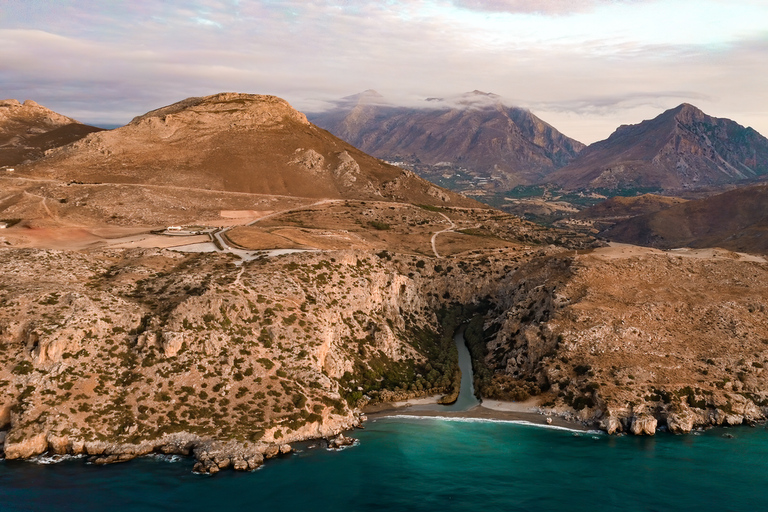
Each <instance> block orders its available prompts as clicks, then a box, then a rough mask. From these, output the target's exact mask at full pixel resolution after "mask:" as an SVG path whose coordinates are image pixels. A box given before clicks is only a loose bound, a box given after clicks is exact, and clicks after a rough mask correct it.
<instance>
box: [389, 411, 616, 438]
mask: <svg viewBox="0 0 768 512" xmlns="http://www.w3.org/2000/svg"><path fill="white" fill-rule="evenodd" d="M383 418H397V419H415V420H440V421H453V422H458V423H503V424H511V425H527V426H531V427H540V428H546V429H550V430H561V431H565V432H573V433H574V434H592V435H603V434H604V432H603V431H602V430H582V429H577V428H569V427H562V426H559V425H547V424H546V423H535V422H532V421H526V420H499V419H492V418H460V417H456V416H416V415H409V414H393V415H388V416H383Z"/></svg>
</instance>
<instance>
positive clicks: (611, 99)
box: [0, 0, 768, 143]
mask: <svg viewBox="0 0 768 512" xmlns="http://www.w3.org/2000/svg"><path fill="white" fill-rule="evenodd" d="M0 48H1V50H0V91H1V92H0V97H2V98H15V99H18V100H21V101H23V100H24V99H32V100H34V101H36V102H38V103H40V104H42V105H44V106H46V107H48V108H51V109H52V110H55V111H57V112H59V113H61V114H64V115H68V116H70V117H74V118H75V119H78V120H79V121H82V122H86V123H89V124H97V125H117V124H124V123H127V122H128V121H130V120H131V119H132V118H133V117H134V116H137V115H141V114H143V113H145V112H147V111H149V110H152V109H155V108H158V107H161V106H164V105H168V104H171V103H174V102H176V101H179V100H181V99H184V98H187V97H189V96H203V95H208V94H214V93H217V92H223V91H234V92H247V93H258V94H274V95H277V96H280V97H282V98H285V99H286V100H288V101H289V102H290V103H291V104H292V105H293V106H294V107H296V108H298V109H299V110H302V111H305V112H312V111H321V110H323V109H327V108H329V107H331V106H333V104H334V101H335V100H337V99H339V98H341V97H344V96H348V95H352V94H355V93H358V92H361V91H363V90H366V89H374V90H376V91H378V92H379V93H380V94H381V95H383V96H384V98H386V100H387V101H389V102H392V103H394V104H401V105H414V106H419V105H422V104H424V99H425V98H427V97H451V96H456V95H459V94H461V93H464V92H467V91H472V90H480V91H484V92H492V93H495V94H498V95H499V96H501V97H502V98H503V99H504V102H505V103H507V104H508V105H510V106H520V107H525V108H528V109H530V110H531V111H532V112H533V113H534V114H536V115H537V116H539V117H540V118H542V119H543V120H544V121H546V122H548V123H549V124H551V125H553V126H555V127H556V128H558V129H559V130H560V131H562V132H563V133H565V134H566V135H568V136H570V137H573V138H575V139H577V140H580V141H582V142H584V143H591V142H595V141H597V140H601V139H604V138H606V137H608V136H609V135H610V134H611V133H612V132H613V131H614V130H615V129H616V128H617V127H618V126H619V125H622V124H634V123H638V122H640V121H642V120H643V119H650V118H653V117H655V116H656V115H658V114H660V113H661V112H662V111H664V110H666V109H669V108H673V107H675V106H677V105H679V104H680V103H683V102H687V103H692V104H693V105H696V106H697V107H699V108H701V109H702V110H704V111H705V112H706V113H708V114H710V115H713V116H716V117H727V118H730V119H733V120H735V121H737V122H739V123H740V124H743V125H745V126H752V127H753V128H755V129H756V130H758V131H759V132H761V133H762V134H763V135H766V136H768V0H487V1H481V0H382V1H369V0H359V1H331V0H301V1H299V0H286V1H280V0H261V1H250V0H188V1H179V0H163V1H149V0H132V1H125V2H121V1H117V0H115V1H106V0H99V1H96V0H72V1H70V0H55V1H49V0H0Z"/></svg>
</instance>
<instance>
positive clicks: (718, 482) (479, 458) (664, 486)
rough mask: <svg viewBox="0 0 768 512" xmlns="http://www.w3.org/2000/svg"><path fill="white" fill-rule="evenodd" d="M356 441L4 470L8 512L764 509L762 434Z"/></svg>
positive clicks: (502, 428) (410, 429) (388, 424)
mask: <svg viewBox="0 0 768 512" xmlns="http://www.w3.org/2000/svg"><path fill="white" fill-rule="evenodd" d="M354 434H355V435H356V437H358V438H359V440H360V443H359V445H358V446H355V447H351V448H348V449H345V450H342V451H338V452H330V451H327V450H325V449H324V448H320V447H316V448H310V444H304V445H299V446H297V448H298V449H299V451H298V452H297V453H295V454H293V455H289V456H285V457H283V458H280V459H276V460H271V461H268V462H267V464H266V465H265V466H264V467H263V468H262V469H260V470H258V471H255V472H252V473H236V472H234V471H224V472H222V473H219V474H217V475H215V476H202V475H195V474H192V472H191V470H192V460H190V459H183V458H182V459H179V460H177V461H176V462H167V461H163V460H159V459H140V460H134V461H131V462H128V463H124V464H117V465H112V466H94V465H90V464H86V463H85V462H84V460H82V459H80V460H69V461H66V462H61V463H59V464H52V465H43V464H35V463H32V462H16V461H2V462H0V510H2V511H3V512H11V511H20V510H24V511H41V510H50V511H96V510H99V511H103V510H108V511H114V512H118V511H145V510H169V511H170V510H174V511H175V510H179V511H182V510H183V511H198V510H199V511H213V510H217V511H218V510H265V511H267V510H297V511H314V510H318V511H322V510H329V511H331V510H332V511H357V510H359V511H368V510H370V511H387V510H393V511H404V510H417V511H418V510H424V511H427V510H429V511H450V510H467V511H476V510H508V511H518V510H519V511H538V510H547V511H549V510H558V511H559V510H567V511H577V510H590V511H600V510H621V511H635V510H659V511H665V510H674V511H684V510H691V511H693V510H696V511H702V510H718V511H728V510H734V511H735V510H739V511H744V510H768V431H767V430H766V428H765V427H763V426H761V427H757V428H749V427H739V428H731V429H713V430H709V431H706V432H701V433H695V434H691V435H686V436H673V435H670V434H660V435H658V436H656V437H650V438H648V437H632V436H625V437H609V436H607V435H603V434H596V433H595V434H593V433H584V432H581V433H577V432H572V431H567V430H556V429H551V428H545V427H535V426H528V425H520V424H512V423H499V422H481V421H451V420H445V419H418V418H382V419H378V420H375V421H369V422H368V423H367V424H366V428H365V430H358V431H356V432H355V433H354ZM727 435H732V436H733V438H730V437H725V436H727Z"/></svg>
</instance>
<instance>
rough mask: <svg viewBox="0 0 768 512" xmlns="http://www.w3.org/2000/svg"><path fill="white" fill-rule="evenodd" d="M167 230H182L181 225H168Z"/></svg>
mask: <svg viewBox="0 0 768 512" xmlns="http://www.w3.org/2000/svg"><path fill="white" fill-rule="evenodd" d="M166 230H167V231H181V226H168V228H167V229H166Z"/></svg>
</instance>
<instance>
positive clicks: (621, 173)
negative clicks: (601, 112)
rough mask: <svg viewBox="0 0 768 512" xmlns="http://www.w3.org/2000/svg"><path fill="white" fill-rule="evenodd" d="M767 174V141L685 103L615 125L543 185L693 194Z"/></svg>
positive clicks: (548, 178)
mask: <svg viewBox="0 0 768 512" xmlns="http://www.w3.org/2000/svg"><path fill="white" fill-rule="evenodd" d="M766 173H768V139H766V138H765V137H763V136H762V135H760V134H759V133H757V132H756V131H755V130H753V129H752V128H744V127H743V126H741V125H739V124H737V123H735V122H733V121H731V120H730V119H720V118H716V117H711V116H708V115H706V114H705V113H704V112H702V111H701V110H699V109H697V108H696V107H694V106H693V105H689V104H687V103H684V104H682V105H680V106H678V107H676V108H674V109H671V110H668V111H666V112H664V113H662V114H661V115H659V116H658V117H656V118H654V119H651V120H648V121H643V122H642V123H640V124H637V125H625V126H621V127H619V128H618V129H617V130H616V131H615V132H614V133H613V134H612V135H611V136H610V137H608V138H607V139H606V140H604V141H600V142H596V143H594V144H592V145H590V146H589V147H587V148H586V149H585V150H584V151H583V152H581V153H580V155H579V157H578V158H576V159H574V160H573V161H572V162H571V163H570V164H569V165H568V166H566V167H564V168H563V169H560V170H559V171H557V172H555V173H553V174H552V175H551V176H548V177H547V179H546V181H547V182H548V183H554V184H557V185H560V186H562V187H564V188H566V189H580V188H588V189H633V188H644V189H655V190H665V191H674V190H677V191H679V190H691V189H697V188H700V187H705V186H712V185H722V184H728V183H739V182H744V181H747V180H750V179H754V178H756V177H759V176H763V175H765V174H766Z"/></svg>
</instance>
